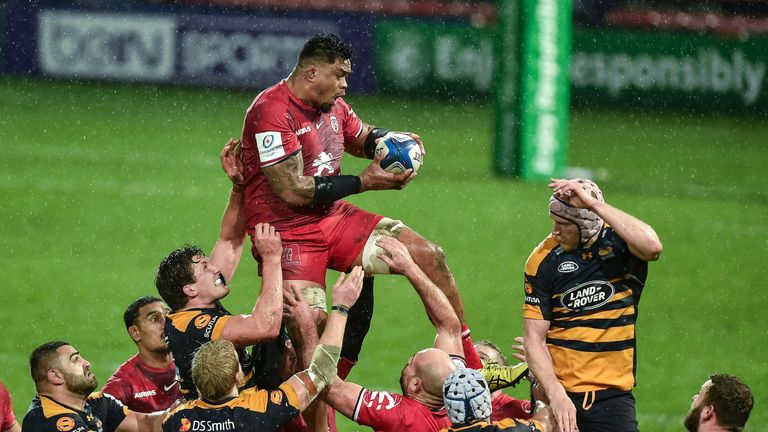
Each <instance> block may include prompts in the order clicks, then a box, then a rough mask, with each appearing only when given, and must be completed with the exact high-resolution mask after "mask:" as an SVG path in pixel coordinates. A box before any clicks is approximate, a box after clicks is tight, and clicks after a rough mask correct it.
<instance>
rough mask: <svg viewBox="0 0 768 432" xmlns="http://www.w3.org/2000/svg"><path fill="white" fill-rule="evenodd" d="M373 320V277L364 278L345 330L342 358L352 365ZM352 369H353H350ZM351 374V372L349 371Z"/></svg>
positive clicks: (350, 309)
mask: <svg viewBox="0 0 768 432" xmlns="http://www.w3.org/2000/svg"><path fill="white" fill-rule="evenodd" d="M372 319H373V276H370V277H366V278H363V288H362V290H361V291H360V297H358V299H357V302H356V303H355V304H354V305H353V306H352V307H351V308H349V315H348V318H347V325H346V327H345V328H344V344H343V345H342V348H341V356H342V357H343V358H345V359H346V360H348V361H349V363H351V364H352V365H354V364H355V363H357V359H358V357H359V356H360V351H361V350H362V348H363V340H364V339H365V335H367V334H368V330H369V329H370V328H371V320H372ZM350 369H351V367H350ZM347 373H349V371H347Z"/></svg>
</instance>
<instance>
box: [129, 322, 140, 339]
mask: <svg viewBox="0 0 768 432" xmlns="http://www.w3.org/2000/svg"><path fill="white" fill-rule="evenodd" d="M128 334H129V335H130V336H131V339H133V341H134V342H138V341H140V340H141V332H140V331H139V328H138V327H137V326H136V325H132V326H130V327H128Z"/></svg>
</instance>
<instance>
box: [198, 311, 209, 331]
mask: <svg viewBox="0 0 768 432" xmlns="http://www.w3.org/2000/svg"><path fill="white" fill-rule="evenodd" d="M210 321H211V316H210V315H207V314H203V315H199V316H198V317H197V318H195V327H197V328H199V329H202V328H205V326H207V325H208V323H209V322H210Z"/></svg>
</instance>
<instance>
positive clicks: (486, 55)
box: [376, 18, 493, 95]
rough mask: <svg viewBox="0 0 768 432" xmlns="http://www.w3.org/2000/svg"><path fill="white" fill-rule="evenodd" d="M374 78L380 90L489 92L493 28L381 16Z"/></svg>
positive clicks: (458, 92)
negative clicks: (375, 77)
mask: <svg viewBox="0 0 768 432" xmlns="http://www.w3.org/2000/svg"><path fill="white" fill-rule="evenodd" d="M376 76H377V81H378V87H379V89H380V90H382V91H395V92H403V91H407V92H409V93H412V94H441V95H478V94H482V95H485V94H489V93H490V90H491V86H492V84H493V32H492V30H489V29H478V28H474V27H471V26H470V25H469V24H467V23H464V22H447V23H443V22H440V21H417V20H413V19H408V18H402V19H381V20H379V21H378V22H377V24H376Z"/></svg>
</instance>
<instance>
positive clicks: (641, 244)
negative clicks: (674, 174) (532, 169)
mask: <svg viewBox="0 0 768 432" xmlns="http://www.w3.org/2000/svg"><path fill="white" fill-rule="evenodd" d="M549 187H551V188H552V192H553V193H554V194H555V196H557V197H558V198H561V199H563V200H566V201H568V202H569V203H570V204H571V205H573V206H574V207H577V208H585V209H588V210H590V211H593V212H595V213H596V214H597V215H598V216H600V217H601V218H603V219H604V220H605V222H606V223H608V225H610V226H611V227H612V228H613V229H614V230H615V231H616V234H618V235H619V237H621V238H622V239H624V241H626V242H627V246H628V247H629V250H630V252H632V255H634V256H636V257H637V258H640V259H641V260H643V261H655V260H657V259H659V255H661V252H662V250H663V246H662V244H661V240H659V236H658V234H656V231H654V229H653V228H652V227H651V226H650V225H648V224H647V223H645V222H643V221H641V220H640V219H638V218H636V217H634V216H632V215H631V214H629V213H626V212H624V211H622V210H619V209H617V208H616V207H613V206H612V205H610V204H608V203H606V202H605V201H603V200H601V199H597V198H595V197H593V196H591V195H590V194H589V193H588V192H587V191H586V190H584V188H583V187H582V186H581V185H580V184H579V182H578V180H565V179H552V181H551V182H550V183H549Z"/></svg>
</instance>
